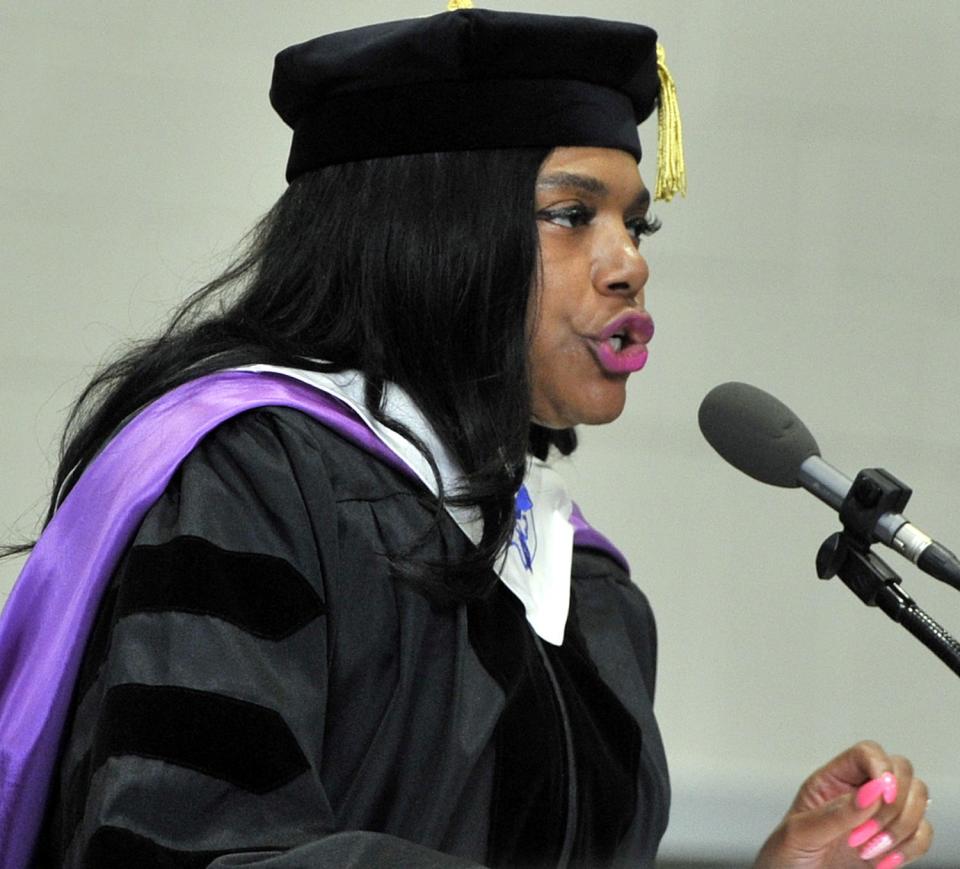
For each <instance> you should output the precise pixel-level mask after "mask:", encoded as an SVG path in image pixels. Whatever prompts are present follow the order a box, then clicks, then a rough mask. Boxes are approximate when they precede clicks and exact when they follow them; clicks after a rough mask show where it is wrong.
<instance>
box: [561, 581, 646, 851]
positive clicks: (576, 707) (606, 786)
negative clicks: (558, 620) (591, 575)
mask: <svg viewBox="0 0 960 869" xmlns="http://www.w3.org/2000/svg"><path fill="white" fill-rule="evenodd" d="M576 612H577V607H576V602H575V599H574V601H572V602H571V607H570V618H569V620H568V621H567V627H566V633H565V635H564V640H563V645H562V646H560V647H559V648H558V647H556V646H546V649H547V655H548V656H549V658H550V661H551V663H552V664H553V669H554V673H555V674H556V677H557V681H558V682H559V684H560V690H561V691H562V692H563V698H564V702H565V704H566V708H567V714H568V716H569V718H570V723H571V727H572V728H573V730H574V733H575V734H576V736H575V737H574V756H575V761H576V768H577V801H578V803H579V807H580V809H579V813H578V824H577V831H576V838H575V840H574V847H573V853H574V859H573V861H572V865H573V866H585V867H595V866H606V865H608V864H609V863H610V861H611V860H612V858H613V856H614V854H615V852H616V848H617V845H618V844H619V842H620V840H621V839H622V838H623V835H624V833H626V831H627V829H628V827H629V826H630V822H631V820H632V819H633V817H634V814H635V813H636V807H637V788H636V781H637V767H638V765H639V763H640V749H641V746H642V734H641V732H640V726H639V725H638V724H637V722H636V721H635V720H634V718H633V716H632V715H630V713H629V712H627V710H626V709H625V708H624V706H623V704H622V703H621V702H620V700H618V699H617V696H616V695H615V694H614V693H613V691H611V690H610V688H609V687H608V686H607V684H606V683H605V682H604V681H603V679H602V678H601V676H600V673H599V672H598V671H597V666H596V664H595V663H594V662H593V660H592V659H591V658H590V655H589V653H588V652H587V647H586V643H585V642H584V640H583V635H582V634H581V632H580V627H579V625H578V623H577V618H576Z"/></svg>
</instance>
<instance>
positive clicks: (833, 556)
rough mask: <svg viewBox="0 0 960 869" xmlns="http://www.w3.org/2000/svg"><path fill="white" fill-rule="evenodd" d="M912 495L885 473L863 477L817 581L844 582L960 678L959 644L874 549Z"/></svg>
mask: <svg viewBox="0 0 960 869" xmlns="http://www.w3.org/2000/svg"><path fill="white" fill-rule="evenodd" d="M911 494H912V492H911V490H910V489H909V488H908V487H907V486H905V485H904V484H903V483H901V482H900V481H899V480H898V479H897V478H896V477H894V476H893V475H892V474H888V473H887V472H886V471H884V470H882V469H880V468H872V469H869V470H864V471H861V472H860V473H859V474H858V475H857V478H856V480H855V481H854V483H853V485H852V486H851V487H850V491H849V492H848V493H847V496H846V498H844V501H843V504H842V506H841V508H840V519H841V521H842V522H843V531H838V532H835V533H833V534H831V535H830V536H829V537H828V538H827V539H826V540H825V541H824V542H823V544H822V545H821V546H820V549H819V551H818V552H817V576H819V577H820V579H831V578H832V577H834V576H839V577H840V579H841V580H843V583H844V585H846V586H847V588H849V589H850V590H851V591H852V592H853V593H854V594H855V595H856V596H857V597H858V598H860V600H861V601H863V603H864V604H866V605H867V606H871V607H878V608H879V609H881V610H882V611H883V612H885V613H886V614H887V615H888V616H889V617H890V618H891V619H892V620H893V621H895V622H897V623H898V624H900V625H901V626H902V627H904V628H905V629H906V630H907V631H909V632H910V633H911V634H913V635H914V636H915V637H916V638H917V639H918V640H920V642H921V643H923V644H924V645H925V646H926V647H927V648H928V649H930V651H931V652H933V653H934V654H935V655H936V656H937V657H938V658H939V659H940V660H941V661H943V662H944V663H945V664H946V665H947V666H948V667H949V668H950V669H951V670H952V671H953V672H954V673H955V674H956V675H958V676H960V643H958V642H957V641H956V640H955V639H954V638H953V637H952V636H950V634H948V633H947V631H945V630H944V629H943V627H941V626H940V625H939V624H938V623H937V622H936V621H934V620H933V619H932V618H931V617H930V616H929V615H928V614H927V613H925V612H924V611H923V610H922V609H920V607H919V606H917V604H916V603H915V602H914V601H913V600H912V599H911V598H910V597H908V596H907V595H906V593H905V592H904V591H903V590H902V589H901V588H900V577H899V576H898V575H897V573H896V572H895V571H894V570H893V569H892V568H891V567H890V566H889V565H888V564H887V563H886V562H885V561H883V559H881V558H879V557H878V556H877V555H876V554H875V553H874V552H873V551H872V550H871V549H870V546H871V544H872V543H874V542H875V541H877V540H879V539H880V538H878V537H877V536H876V534H875V533H874V529H875V528H876V526H877V522H878V520H879V519H880V517H881V516H882V515H883V514H885V513H900V512H901V511H902V510H903V508H904V507H905V506H906V503H907V501H908V500H909V499H910V495H911Z"/></svg>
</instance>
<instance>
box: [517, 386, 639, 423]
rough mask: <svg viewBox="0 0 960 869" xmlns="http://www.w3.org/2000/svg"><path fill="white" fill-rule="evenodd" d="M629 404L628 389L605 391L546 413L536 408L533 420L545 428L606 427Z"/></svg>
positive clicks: (588, 395)
mask: <svg viewBox="0 0 960 869" xmlns="http://www.w3.org/2000/svg"><path fill="white" fill-rule="evenodd" d="M626 403H627V394H626V389H624V388H623V387H621V388H619V389H614V390H607V389H604V390H602V391H601V392H600V394H596V393H587V394H585V395H583V397H582V400H580V401H576V402H564V403H563V404H562V405H561V406H559V407H558V406H554V407H551V408H549V409H547V410H546V411H545V412H543V413H540V412H538V410H539V409H538V408H536V407H535V408H534V414H533V420H534V422H536V423H537V424H538V425H542V426H543V427H544V428H552V429H564V428H573V427H574V426H577V425H606V424H607V423H610V422H613V421H614V420H615V419H617V417H619V416H620V414H621V413H623V408H624V407H625V405H626Z"/></svg>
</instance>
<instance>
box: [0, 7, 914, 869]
mask: <svg viewBox="0 0 960 869" xmlns="http://www.w3.org/2000/svg"><path fill="white" fill-rule="evenodd" d="M655 39H656V37H655V34H654V33H653V32H652V31H650V30H648V29H647V28H643V27H639V26H634V25H625V24H614V23H610V22H598V21H590V20H585V19H568V18H555V17H550V16H529V15H513V14H494V13H488V12H481V11H479V10H461V11H457V12H453V13H449V14H444V15H441V16H436V17H434V18H429V19H421V20H417V21H407V22H395V23H392V24H388V25H381V26H377V27H373V28H364V29H361V30H358V31H349V32H346V33H342V34H334V35H332V36H328V37H323V38H321V39H318V40H314V41H312V42H309V43H304V44H303V45H301V46H294V47H292V48H290V49H288V50H286V51H285V52H283V53H281V55H279V56H278V59H277V66H276V70H275V75H274V85H273V90H272V100H273V103H274V106H275V107H276V108H277V110H278V111H279V113H280V114H281V116H282V117H283V118H284V120H286V121H287V122H288V123H289V124H290V125H291V126H292V127H293V130H294V139H293V147H292V150H291V156H290V162H289V164H288V172H287V175H288V179H289V180H290V187H289V188H288V190H287V192H286V193H285V194H284V196H283V197H282V198H281V200H280V201H279V202H278V204H277V205H276V206H275V208H274V209H273V210H272V211H271V212H270V214H268V215H267V217H266V218H265V219H264V221H263V222H262V224H261V225H260V227H259V228H258V231H257V232H256V234H255V235H254V236H253V239H252V242H251V246H250V248H249V251H248V253H247V255H246V256H245V257H244V258H242V259H241V260H240V261H239V262H238V263H237V264H236V265H235V266H234V267H233V268H231V269H230V270H228V272H227V273H226V274H225V275H224V276H222V277H221V278H220V279H218V280H216V281H214V282H213V283H212V284H211V285H209V286H208V287H207V288H205V289H204V290H203V291H202V292H201V293H200V294H199V295H198V296H197V297H196V298H195V299H194V300H192V301H191V302H189V303H188V304H187V305H186V306H185V307H184V308H183V310H182V311H181V312H180V314H179V315H178V316H177V317H176V318H175V320H174V322H173V324H172V325H171V327H170V329H169V330H168V331H167V332H166V333H165V334H164V335H163V336H162V337H161V338H160V339H158V340H156V341H155V342H152V343H150V344H146V345H144V346H142V347H140V348H138V349H137V350H135V351H134V352H132V353H131V354H129V355H128V356H126V357H125V358H124V359H122V360H120V361H119V362H117V363H115V364H114V365H113V366H111V367H110V368H108V369H106V370H105V371H104V372H103V373H102V374H101V375H100V376H99V377H98V378H97V379H96V380H95V381H94V383H93V384H92V386H91V387H90V389H89V390H88V391H87V393H86V394H85V395H84V396H83V398H82V400H81V403H80V405H78V408H79V410H78V412H77V414H76V416H75V418H74V420H73V427H72V431H71V435H70V437H69V438H68V439H67V440H66V445H65V450H64V455H63V458H62V461H61V464H60V468H59V470H58V476H57V485H56V490H57V493H58V494H57V497H56V499H55V502H54V504H53V505H51V512H50V517H49V523H48V527H47V530H46V531H45V533H44V535H43V538H41V540H40V541H39V542H38V544H37V547H36V549H35V551H34V553H33V555H32V557H31V560H30V562H29V564H28V566H27V568H26V570H25V574H24V577H23V579H21V581H20V582H19V583H18V587H17V590H16V592H15V595H14V597H13V598H12V602H11V605H10V609H9V611H8V613H7V614H6V616H5V619H6V621H5V624H4V630H5V633H4V634H3V636H2V639H3V642H4V644H5V645H6V648H7V649H10V650H12V651H10V653H9V655H8V657H7V658H6V659H5V661H8V662H9V661H12V662H13V664H16V663H17V659H18V656H19V657H20V658H22V657H30V655H28V654H27V653H26V652H25V650H29V651H36V652H37V655H38V656H39V655H43V654H46V652H47V650H49V649H50V648H53V649H55V650H56V652H57V653H56V655H54V658H55V659H56V660H55V661H52V662H51V664H50V667H49V669H48V670H46V671H45V673H46V674H49V676H50V681H51V682H53V683H56V687H55V688H54V690H52V692H51V694H52V699H50V700H48V701H44V700H43V699H42V698H37V697H35V696H33V694H32V693H31V696H30V697H29V701H30V705H28V706H25V707H20V706H19V705H18V704H15V703H14V702H12V701H13V700H18V699H20V697H19V695H16V694H15V693H14V692H16V691H18V690H21V688H20V687H19V686H20V685H21V684H22V681H23V680H15V679H10V680H8V683H7V684H8V686H13V687H12V688H9V690H8V694H7V695H6V696H5V697H4V698H3V700H4V709H6V710H9V709H11V708H27V709H30V710H33V709H35V708H36V709H38V710H39V712H38V714H37V716H33V715H29V716H25V717H27V718H29V720H30V721H31V722H33V721H42V722H43V726H42V727H37V728H36V729H35V730H31V731H30V733H31V736H32V737H35V739H26V738H24V739H23V740H22V742H23V743H24V747H23V750H22V751H21V752H20V753H18V754H16V755H13V754H11V755H10V756H9V757H8V756H6V755H5V756H4V757H3V758H2V759H3V761H4V764H3V768H4V769H5V770H6V771H5V773H4V775H5V778H4V780H3V781H4V788H5V791H4V800H5V802H4V814H3V816H2V823H3V826H0V835H4V836H5V837H6V838H5V839H4V841H3V847H4V848H5V849H6V850H5V851H4V852H0V853H3V854H4V857H5V859H7V860H8V863H5V864H3V865H5V866H6V865H10V866H13V865H23V861H25V860H27V859H29V858H30V854H31V851H32V849H33V848H34V842H35V841H36V846H35V850H33V851H32V853H33V859H34V862H35V865H38V866H50V865H53V866H59V865H66V866H98V867H103V866H133V865H136V866H139V865H144V866H208V865H209V866H238V865H252V866H256V865H263V866H277V867H295V866H338V867H341V866H351V865H356V866H411V865H415V866H437V867H441V866H451V867H453V866H476V865H493V866H533V865H544V866H600V865H630V866H636V865H650V864H651V863H652V861H653V858H654V856H655V853H656V849H657V844H658V842H659V839H660V837H661V835H662V833H663V830H664V828H665V825H666V818H667V808H668V801H669V795H668V784H667V777H666V764H665V760H664V757H663V750H662V745H661V742H660V738H659V734H658V731H657V726H656V722H655V719H654V717H653V712H652V699H653V682H654V670H655V656H656V647H655V630H654V626H653V620H652V615H651V613H650V610H649V607H648V605H647V603H646V600H645V599H644V597H643V595H642V593H641V592H640V591H639V590H638V589H637V588H636V587H635V586H634V585H632V584H631V582H630V581H629V578H628V575H627V573H626V570H625V565H624V564H623V560H622V556H620V555H619V553H618V552H617V551H616V550H615V549H614V548H613V547H612V546H611V545H610V544H609V543H608V542H607V541H605V540H604V539H603V538H602V537H601V536H600V535H599V534H597V533H596V532H595V531H593V530H592V529H590V528H589V526H587V525H586V523H585V522H584V521H583V519H582V517H580V516H579V515H578V514H577V513H576V511H575V508H573V506H572V504H571V503H570V501H569V499H568V497H567V496H566V493H565V492H564V491H563V488H562V485H561V484H560V483H559V481H558V479H557V478H556V477H555V476H554V475H553V474H552V472H551V471H550V469H549V467H548V466H547V465H546V464H545V462H544V461H543V460H545V459H546V458H547V456H548V454H549V453H550V451H551V449H556V450H557V451H559V452H561V453H569V452H571V451H572V450H573V449H574V447H575V445H576V441H575V436H574V432H573V427H574V426H576V425H578V424H581V423H592V424H597V423H605V422H610V421H612V420H614V419H615V418H616V417H617V416H618V415H619V413H620V412H621V410H622V408H623V405H624V401H625V383H626V379H627V377H628V375H629V374H630V373H631V372H633V371H637V370H639V369H640V368H642V367H643V364H644V362H645V360H646V354H647V344H648V342H649V341H650V339H651V337H652V332H653V326H652V320H651V319H650V317H649V315H648V314H647V313H646V311H645V306H644V297H643V289H644V284H645V282H646V278H647V265H646V262H645V260H644V259H643V257H642V256H641V254H640V253H639V250H638V246H639V243H640V237H641V236H642V235H644V234H647V233H650V232H652V231H654V230H655V229H656V227H657V224H656V222H655V221H653V220H651V219H650V218H649V217H648V206H649V201H650V196H649V193H648V192H647V190H646V188H645V186H644V185H643V182H642V181H641V178H640V176H639V174H638V172H637V167H636V163H637V160H638V159H639V157H640V149H639V141H638V139H637V135H636V124H637V123H639V122H640V121H642V120H643V119H644V118H646V117H647V116H648V115H649V114H650V113H651V112H652V109H653V107H654V105H656V104H657V102H658V100H662V98H661V96H660V88H661V83H660V78H659V76H658V72H657V66H658V65H657V58H656V45H655ZM231 291H235V295H234V296H233V297H231V296H229V295H228V293H229V292H231ZM213 302H217V303H219V305H220V307H216V306H214V305H212V304H208V303H213ZM318 360H322V361H318ZM65 553H66V558H67V559H68V563H67V564H66V565H65V564H64V563H63V558H64V554H65ZM58 578H59V581H58ZM38 589H39V590H40V591H39V592H38V591H37V590H38ZM77 590H80V591H82V592H83V594H82V595H79V594H76V593H75V592H76V591H77ZM58 595H61V597H58ZM78 597H82V600H81V601H80V602H79V603H77V601H76V599H77V598H78ZM61 600H63V601H64V605H63V607H62V608H60V607H59V604H60V601H61ZM51 601H54V602H55V603H56V604H57V605H56V606H53V605H52V604H51ZM28 611H29V612H28ZM64 613H66V615H64ZM44 618H46V619H47V622H46V624H47V626H48V627H51V626H59V625H60V624H61V623H63V624H66V623H69V625H70V628H69V630H64V631H62V632H61V633H62V634H63V636H62V637H61V636H60V634H58V635H57V636H56V637H55V638H53V635H52V634H51V633H50V632H48V631H44V632H42V633H41V632H40V631H37V630H33V631H31V630H30V627H31V626H33V625H35V624H36V620H37V619H40V620H43V619H44ZM38 636H43V637H44V642H43V644H42V645H43V648H42V649H40V648H36V645H34V647H32V648H31V647H30V643H31V642H32V643H34V644H36V642H37V641H36V638H37V637H38ZM80 652H82V660H81V658H80V654H79V653H80ZM9 666H10V665H9V664H7V663H5V664H4V670H5V672H10V670H9V669H8V668H9ZM38 681H40V680H32V681H31V683H30V685H28V686H26V687H24V688H22V691H23V692H24V693H30V692H33V691H34V687H33V686H35V685H36V684H37V682H38ZM43 681H46V680H45V679H44V680H43ZM34 704H35V705H34ZM48 722H49V724H48ZM0 723H2V722H0ZM7 724H9V721H8V722H7ZM61 729H62V730H63V734H64V736H63V741H62V743H61V742H59V738H60V737H59V734H60V732H61ZM3 732H4V733H7V732H16V733H19V732H20V731H17V730H16V728H13V727H12V728H10V729H9V731H3ZM58 745H59V750H57V748H58ZM35 746H40V749H37V748H36V747H35ZM54 761H55V763H54ZM48 779H50V781H51V783H50V786H49V788H48V787H47V786H46V784H45V783H46V781H47V780H48ZM39 782H43V783H44V784H42V785H41V784H38V783H39ZM27 803H29V805H27V806H26V808H24V807H23V806H24V805H26V804H27ZM925 804H926V797H925V789H924V786H923V784H922V782H921V781H919V780H918V779H916V778H914V777H913V775H912V771H911V769H910V767H909V764H908V763H907V762H906V761H905V760H904V759H902V758H897V757H889V756H887V755H886V754H885V753H884V752H883V751H882V750H881V749H880V748H879V747H878V746H876V745H873V744H870V743H862V744H859V745H858V746H856V747H854V748H853V749H851V750H849V751H847V752H845V753H844V754H842V755H840V756H839V757H838V758H836V759H835V760H834V761H831V762H830V763H829V764H828V765H827V766H826V767H824V768H823V769H822V770H820V771H819V772H818V773H815V774H814V776H813V777H812V778H811V779H810V780H809V781H808V783H807V784H806V785H804V787H803V788H802V789H801V791H800V794H799V795H798V797H797V800H796V801H795V803H794V806H793V807H792V809H791V811H790V813H789V814H788V816H787V818H786V819H785V821H784V823H783V824H782V825H781V826H780V827H779V828H778V829H777V830H776V831H775V832H774V833H773V834H772V835H771V837H770V839H769V840H768V841H767V843H766V844H765V845H764V847H763V850H762V851H761V855H760V857H759V858H758V863H757V865H758V866H765V867H766V866H777V867H787V866H797V867H799V866H820V867H825V866H830V867H834V866H846V865H850V866H857V865H863V860H862V859H861V857H863V858H866V859H868V860H869V861H871V862H872V864H873V865H875V866H880V867H883V869H890V867H892V866H895V865H902V864H903V863H904V862H907V861H909V860H912V859H915V858H916V857H918V856H920V855H921V854H922V853H923V852H924V851H925V850H926V849H927V847H928V846H929V840H930V828H929V824H927V822H926V821H925V820H924V818H923V814H924V810H925ZM41 810H42V813H43V817H42V822H41V816H40V811H41ZM14 821H15V822H16V823H14ZM35 831H36V833H37V835H36V839H35V836H34V832H35ZM17 861H19V862H17Z"/></svg>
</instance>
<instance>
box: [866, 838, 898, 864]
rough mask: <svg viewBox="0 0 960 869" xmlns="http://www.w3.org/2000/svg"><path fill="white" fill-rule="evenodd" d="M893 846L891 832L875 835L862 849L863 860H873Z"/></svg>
mask: <svg viewBox="0 0 960 869" xmlns="http://www.w3.org/2000/svg"><path fill="white" fill-rule="evenodd" d="M892 847H893V836H891V835H890V834H889V833H881V834H880V835H879V836H874V837H873V838H872V839H871V840H870V841H869V842H867V844H866V845H864V846H863V848H862V849H861V851H860V859H861V860H872V859H873V858H874V857H879V856H880V855H881V854H882V853H883V852H884V851H889V850H890V849H891V848H892Z"/></svg>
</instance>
